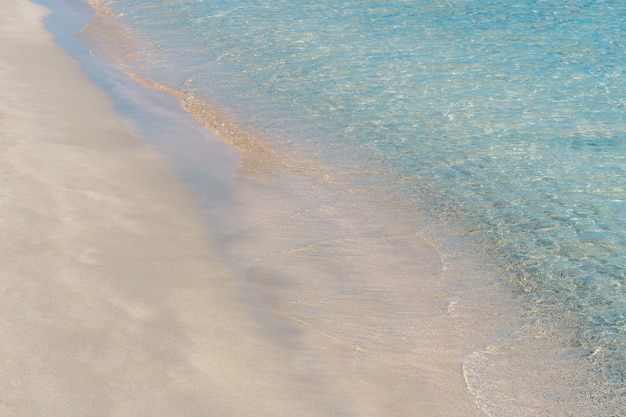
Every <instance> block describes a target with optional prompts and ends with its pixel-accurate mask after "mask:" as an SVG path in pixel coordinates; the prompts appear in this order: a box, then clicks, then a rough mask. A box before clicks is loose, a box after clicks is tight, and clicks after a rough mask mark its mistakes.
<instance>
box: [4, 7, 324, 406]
mask: <svg viewBox="0 0 626 417" xmlns="http://www.w3.org/2000/svg"><path fill="white" fill-rule="evenodd" d="M0 11H1V13H0V16H1V17H0V20H1V24H0V38H1V39H2V40H1V42H0V74H1V76H0V92H1V93H0V149H1V152H0V230H1V233H2V239H1V240H0V265H1V267H0V296H1V297H2V303H0V337H1V339H2V344H0V358H2V359H1V360H0V374H1V375H2V381H1V382H0V415H2V416H38V417H40V416H81V417H84V416H181V415H185V416H209V415H214V416H229V415H232V416H270V415H271V416H280V415H284V416H296V415H298V416H302V415H325V414H327V413H326V412H324V411H323V410H320V408H321V407H322V405H316V403H319V401H317V400H319V398H315V396H314V395H311V393H310V392H309V391H307V392H308V394H306V395H303V394H302V392H301V390H303V389H305V387H304V385H306V381H305V379H304V378H301V375H297V374H296V373H295V371H292V364H289V363H286V362H285V361H284V360H283V358H281V355H280V352H278V351H276V350H275V349H273V347H272V346H271V344H269V343H268V342H266V341H265V339H264V337H263V335H262V334H261V333H260V330H259V329H258V325H257V324H256V323H255V321H254V320H253V318H252V317H251V316H250V313H248V312H245V311H243V310H242V309H241V308H240V307H239V304H238V299H237V297H238V296H237V292H236V291H235V289H234V287H233V284H232V282H233V280H232V279H231V277H230V272H229V271H228V269H227V268H226V267H225V266H224V265H222V264H221V263H220V262H219V261H218V260H217V259H216V256H215V255H214V248H213V246H212V243H211V242H212V240H211V236H210V235H209V234H208V231H207V229H206V227H205V225H204V223H203V221H202V220H201V218H200V216H199V215H198V212H197V211H198V210H197V208H196V207H195V205H194V202H193V200H192V199H191V198H190V195H189V192H188V191H187V190H186V189H185V188H184V186H182V185H181V184H180V183H179V182H178V181H177V180H176V178H175V176H174V174H173V173H172V171H171V169H170V167H169V166H168V164H167V163H166V162H165V161H164V160H163V159H162V158H161V157H160V156H159V155H158V154H157V153H156V152H155V151H154V150H152V149H151V148H150V147H149V146H148V145H146V144H145V143H144V142H143V141H142V140H141V139H140V138H138V137H137V136H136V135H135V134H134V133H133V130H132V129H131V128H130V127H129V125H128V124H127V123H126V122H125V121H124V120H123V119H122V118H121V117H120V116H118V115H117V114H116V113H115V112H114V111H113V110H112V103H111V101H110V99H109V98H108V97H107V96H106V94H105V93H104V92H102V91H101V90H99V89H98V88H97V87H95V86H94V85H93V84H92V83H91V82H90V81H89V80H88V79H87V78H86V76H85V75H83V74H82V73H81V71H80V68H79V66H78V64H77V63H76V62H74V61H73V60H72V59H71V58H70V57H69V56H68V55H67V54H66V53H65V52H64V51H63V50H61V49H60V48H59V47H58V46H56V45H55V44H54V42H53V41H52V38H51V36H50V35H49V34H48V33H47V32H46V30H45V29H44V27H43V25H42V23H41V19H42V17H43V16H44V15H45V14H46V13H47V11H46V10H45V9H44V8H43V7H41V6H38V5H34V4H32V3H30V2H27V1H23V0H7V1H4V2H2V5H1V6H0ZM299 380H301V382H302V384H300V385H299V384H298V381H299Z"/></svg>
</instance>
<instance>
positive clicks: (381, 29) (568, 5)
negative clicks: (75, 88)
mask: <svg viewBox="0 0 626 417" xmlns="http://www.w3.org/2000/svg"><path fill="white" fill-rule="evenodd" d="M104 3H105V4H107V5H109V6H110V7H111V8H112V9H113V10H114V11H116V12H117V13H119V14H120V17H119V19H120V21H121V22H122V23H124V24H125V25H128V27H130V28H132V30H133V31H134V35H135V36H136V37H137V38H138V39H139V40H140V41H141V43H142V44H143V45H146V48H147V53H146V55H145V57H144V58H137V59H135V60H134V61H129V62H127V63H126V65H127V66H129V67H132V69H133V71H137V72H140V73H142V74H143V75H145V76H148V77H150V78H152V79H154V80H156V81H158V82H160V83H162V84H165V85H167V86H169V87H173V88H176V89H185V90H190V91H194V92H196V93H197V94H200V95H201V96H205V97H207V98H210V99H211V100H214V101H217V102H220V103H222V104H223V105H224V106H225V107H228V108H230V109H231V111H232V113H233V114H235V116H236V117H237V118H238V119H239V120H241V123H242V124H243V125H245V126H246V127H247V128H248V129H250V130H252V131H255V132H257V133H258V134H259V135H260V136H263V137H265V138H266V139H267V140H268V141H270V142H272V141H274V142H275V143H274V145H275V146H277V147H278V148H280V147H283V148H286V149H292V148H294V149H299V150H305V151H306V152H307V153H310V154H312V155H313V154H314V155H316V156H317V157H320V158H323V159H324V161H326V163H328V164H330V165H331V166H334V167H336V169H337V170H340V171H342V172H352V173H355V175H356V176H358V175H361V174H360V173H362V175H363V176H365V175H366V174H367V175H374V176H376V177H377V178H379V182H377V187H382V188H385V187H387V188H388V192H389V193H392V192H393V193H394V195H398V194H400V195H402V196H404V197H405V198H406V201H407V202H408V204H414V205H415V206H416V207H418V206H419V207H420V209H422V208H424V207H426V208H427V209H428V210H429V211H430V212H431V214H432V215H433V217H434V218H435V219H436V221H437V222H440V223H445V224H449V223H455V224H457V223H458V224H459V225H460V227H462V228H463V230H465V232H466V233H467V234H468V236H472V237H473V238H475V239H478V240H479V241H480V242H482V243H481V245H484V246H486V247H488V248H489V249H488V251H487V252H489V253H491V254H493V258H492V259H490V261H494V259H495V261H494V262H496V263H498V264H499V265H500V266H501V267H503V268H505V269H506V270H507V271H508V272H510V275H507V277H506V278H503V279H506V280H508V281H507V283H506V285H507V286H509V287H510V289H511V290H512V291H513V292H514V293H515V294H516V296H517V297H520V299H521V300H522V302H523V305H524V306H525V308H526V309H527V310H528V314H529V315H532V316H534V317H541V318H542V319H547V320H550V321H551V323H552V327H553V330H554V331H555V332H557V333H559V334H560V335H561V337H564V338H565V340H567V343H568V344H569V346H570V347H571V348H572V349H573V350H575V351H576V352H577V353H576V354H577V355H579V356H580V357H581V358H585V360H589V361H591V362H592V363H593V364H594V365H595V366H597V369H598V372H599V373H601V374H602V375H603V376H604V377H605V378H606V379H607V380H610V381H611V383H610V385H609V386H610V387H611V389H612V390H614V391H613V392H612V393H607V395H614V396H619V395H621V394H623V393H624V391H625V388H626V282H625V278H626V274H625V272H624V271H625V267H626V202H625V200H626V133H625V132H626V74H624V69H625V67H624V66H625V64H626V3H625V2H622V1H610V0H605V1H588V0H562V1H539V0H537V1H530V0H522V1H517V2H510V1H503V0H486V1H478V0H450V1H437V0H425V1H416V0H410V1H409V0H406V1H383V0H378V1H357V0H346V1H341V2H336V1H329V0H315V1H309V0H285V1H260V0H248V1H243V0H229V1H223V0H219V1H213V0H200V1H198V0H195V1H192V0H179V1H166V0H161V1H156V2H155V1H147V0H109V1H106V2H104ZM364 167H367V168H364ZM381 178H382V179H381ZM381 184H382V186H381Z"/></svg>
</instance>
